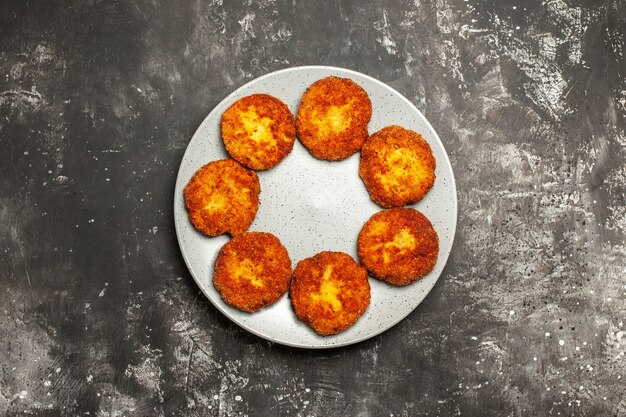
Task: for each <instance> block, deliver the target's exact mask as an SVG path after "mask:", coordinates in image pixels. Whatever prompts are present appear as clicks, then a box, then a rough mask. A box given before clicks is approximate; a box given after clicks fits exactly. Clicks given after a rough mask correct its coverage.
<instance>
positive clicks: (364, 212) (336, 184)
mask: <svg viewBox="0 0 626 417" xmlns="http://www.w3.org/2000/svg"><path fill="white" fill-rule="evenodd" d="M358 171H359V154H358V153H357V154H355V155H353V156H352V157H350V158H348V159H346V160H343V161H337V162H330V161H321V160H319V159H316V158H314V157H313V156H311V155H310V154H309V153H308V151H307V150H306V148H304V146H303V145H302V144H301V143H300V142H298V141H296V143H295V146H294V149H293V151H292V152H291V154H289V156H287V158H285V159H284V160H283V161H282V162H281V163H280V164H279V165H278V166H277V167H275V168H274V169H272V170H270V171H263V172H259V179H260V181H261V196H260V200H261V206H260V207H259V212H258V213H257V217H256V219H255V221H254V223H253V224H252V227H251V228H250V229H251V230H257V231H267V232H271V233H274V234H275V235H276V236H277V237H278V238H279V239H280V240H281V242H283V244H284V245H285V247H286V248H287V250H288V251H289V254H290V256H291V259H292V261H293V263H294V267H295V264H296V263H297V262H298V261H299V260H301V259H304V258H306V257H309V256H313V255H315V254H316V253H318V252H321V251H324V250H326V251H342V252H346V253H348V254H349V255H351V256H353V257H355V259H356V239H357V236H358V233H359V231H360V228H361V226H362V225H363V223H364V222H365V221H366V220H367V219H368V218H369V216H371V215H372V214H374V213H375V212H376V211H377V206H376V205H375V204H374V203H372V201H371V200H370V199H369V196H368V194H367V191H366V189H365V186H364V185H363V182H362V181H361V180H360V178H359V174H358Z"/></svg>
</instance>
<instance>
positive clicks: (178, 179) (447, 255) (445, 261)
mask: <svg viewBox="0 0 626 417" xmlns="http://www.w3.org/2000/svg"><path fill="white" fill-rule="evenodd" d="M302 70H327V71H341V72H345V73H348V74H353V75H357V76H359V77H363V78H366V79H368V80H369V81H372V82H374V83H376V84H378V85H380V86H381V87H383V88H385V89H387V90H388V91H390V92H391V93H394V94H397V95H398V96H399V97H400V98H401V99H402V100H403V101H404V102H406V103H407V104H408V105H409V106H410V107H411V108H412V109H413V110H414V111H416V112H417V113H418V114H419V115H420V116H421V118H422V119H423V120H424V121H425V122H426V125H427V126H428V128H430V130H431V132H432V133H433V134H434V136H435V138H436V139H437V141H438V142H439V144H440V145H441V148H442V149H443V153H444V157H445V161H446V162H447V166H449V167H450V174H451V183H452V187H453V190H454V192H453V196H452V197H453V209H454V224H453V225H452V227H451V231H452V233H451V236H452V239H451V242H450V246H449V248H448V250H447V251H446V253H445V256H444V258H443V259H442V260H443V267H442V269H441V272H440V273H439V275H438V276H437V279H435V282H434V283H433V285H432V286H431V287H430V288H428V289H427V290H426V291H425V292H426V293H425V294H424V298H422V300H421V301H420V302H419V303H418V304H417V305H416V306H415V307H413V309H411V310H409V311H408V312H407V313H406V314H404V315H402V316H401V317H400V318H398V319H397V320H396V321H394V322H392V323H391V324H390V325H388V326H385V327H382V328H380V329H377V330H376V331H374V332H373V333H370V334H367V335H362V336H359V337H356V338H354V339H352V340H348V341H343V342H338V343H334V344H324V345H309V344H306V343H294V342H288V341H283V340H279V339H276V338H274V337H271V336H268V335H265V334H263V333H262V332H259V331H257V330H256V329H254V328H252V327H250V326H248V325H245V324H243V323H240V322H238V321H237V320H235V319H234V318H233V317H232V316H231V315H230V314H228V312H227V311H226V310H225V309H224V308H222V306H220V305H219V304H217V303H216V302H214V301H213V300H212V298H211V297H209V295H208V294H207V292H206V291H205V290H204V288H203V286H202V285H201V284H200V282H199V279H198V278H197V277H196V274H195V273H194V271H193V269H192V267H191V265H190V262H189V260H188V257H187V253H186V252H185V249H183V245H182V244H181V242H182V238H181V235H180V231H179V225H178V221H177V213H178V210H179V209H178V208H177V204H176V198H177V193H178V192H179V190H180V189H181V185H182V184H181V182H182V181H183V179H182V176H181V171H182V165H183V161H185V159H186V157H187V153H188V152H189V149H190V147H189V144H190V143H191V142H192V141H193V140H194V138H195V137H196V135H197V134H198V132H199V131H200V128H201V127H202V126H203V125H204V123H205V122H206V121H207V120H208V119H209V118H210V117H211V116H213V113H215V112H216V110H217V107H218V106H219V105H220V104H221V103H223V102H224V101H227V100H228V99H230V98H232V97H233V96H235V95H236V94H237V92H238V91H240V90H241V89H244V88H246V87H248V86H249V85H251V84H252V83H256V82H258V81H261V80H263V79H266V78H269V77H272V76H275V75H277V74H280V73H283V72H291V71H302ZM368 134H369V129H368ZM296 140H299V139H297V138H296ZM339 162H340V161H339ZM381 209H383V208H381ZM172 213H173V216H174V229H175V232H176V240H177V243H178V249H179V250H180V253H181V254H182V256H183V260H184V261H185V266H186V267H187V270H188V271H189V273H190V274H191V277H192V278H193V280H194V282H195V284H196V285H197V286H198V287H199V288H200V291H201V292H202V294H203V295H204V297H205V298H206V299H208V300H209V301H210V303H211V304H212V305H213V306H214V307H215V308H216V309H217V310H218V311H219V312H220V313H221V314H223V315H224V316H226V317H227V318H228V319H229V320H230V321H231V322H233V323H235V324H236V325H237V326H239V327H241V328H242V329H244V330H246V331H248V332H250V333H252V334H253V335H255V336H257V337H259V338H261V339H263V340H266V341H269V342H272V343H278V344H280V345H284V346H288V347H295V348H300V349H315V350H318V349H333V348H339V347H344V346H349V345H353V344H357V343H360V342H363V341H365V340H368V339H371V338H373V337H375V336H378V335H380V334H381V333H384V332H385V331H387V330H389V329H391V328H392V327H395V326H396V325H397V324H398V323H400V322H401V321H403V320H404V319H406V318H407V317H408V316H409V315H410V314H411V313H412V312H414V311H415V310H416V309H417V307H419V306H420V304H422V303H423V302H424V300H425V299H426V297H428V294H430V292H431V291H432V290H433V288H435V286H436V285H437V283H438V282H439V279H440V278H441V275H442V274H443V272H444V271H445V268H446V266H447V265H448V259H449V258H450V254H451V253H452V248H453V247H454V241H455V238H456V228H457V223H458V216H459V212H458V196H457V187H456V179H455V176H454V169H453V167H452V163H451V162H450V157H449V155H448V151H447V150H446V148H445V146H444V144H443V142H442V141H441V138H440V137H439V134H438V133H437V131H436V130H435V129H434V128H433V126H432V124H431V123H430V121H429V120H428V119H427V118H426V116H424V114H423V113H422V112H421V111H420V110H419V109H418V108H417V106H416V105H415V104H413V102H411V101H410V100H409V99H408V98H406V97H405V96H404V94H402V93H400V92H399V91H397V90H396V89H395V88H393V87H391V86H390V85H388V84H387V83H385V82H383V81H381V80H378V79H376V78H374V77H372V76H370V75H367V74H364V73H362V72H359V71H356V70H352V69H349V68H343V67H336V66H330V65H302V66H295V67H288V68H283V69H280V70H276V71H272V72H268V73H267V74H263V75H261V76H259V77H256V78H254V79H252V80H250V81H248V82H247V83H245V84H243V85H241V86H239V87H237V88H236V89H235V90H233V91H232V92H231V93H230V94H228V95H227V96H226V97H224V98H223V99H221V100H220V101H219V102H218V103H217V104H215V106H213V109H211V111H210V112H209V113H208V114H207V115H206V116H205V117H204V119H203V120H202V122H200V124H199V125H198V127H197V128H196V130H195V132H194V134H193V135H192V136H191V139H190V140H189V142H187V145H186V147H185V152H184V153H183V157H182V158H181V160H180V165H179V167H178V172H177V173H176V183H175V184H174V200H173V210H172ZM357 262H358V260H357ZM369 277H370V275H369V274H368V279H369Z"/></svg>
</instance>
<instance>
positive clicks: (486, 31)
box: [0, 0, 626, 416]
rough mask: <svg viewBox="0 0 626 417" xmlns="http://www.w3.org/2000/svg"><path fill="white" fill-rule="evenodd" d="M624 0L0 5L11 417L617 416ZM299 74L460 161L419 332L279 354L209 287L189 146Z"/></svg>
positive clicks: (0, 376) (625, 331) (0, 211)
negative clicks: (179, 226)
mask: <svg viewBox="0 0 626 417" xmlns="http://www.w3.org/2000/svg"><path fill="white" fill-rule="evenodd" d="M625 26H626V5H625V3H624V2H623V1H619V0H613V1H601V2H600V1H591V0H589V1H564V0H548V1H542V2H539V1H533V2H531V1H521V0H518V1H499V0H484V1H479V0H468V1H463V0H436V1H427V0H415V1H413V2H402V3H399V2H382V3H379V2H368V3H359V4H357V3H356V2H352V3H348V2H336V1H332V2H306V3H305V2H300V1H295V0H294V1H293V2H292V1H289V2H284V1H269V0H266V1H264V2H262V3H258V4H257V3H254V4H250V5H248V4H247V3H238V2H237V3H235V2H228V1H224V2H222V1H213V2H212V3H210V2H177V1H169V2H168V1H162V2H149V1H121V2H112V1H83V0H80V1H73V2H65V4H62V3H61V2H52V1H41V2H28V1H22V0H20V1H6V0H5V1H3V2H2V3H0V48H1V49H0V51H1V60H0V69H1V70H2V71H1V72H0V84H1V87H0V91H1V92H0V149H1V153H2V164H0V283H1V284H2V288H3V296H2V297H1V298H0V332H1V333H0V334H1V338H0V413H1V414H5V415H8V416H13V415H24V414H26V415H35V416H57V415H62V416H74V415H92V416H93V415H99V416H147V415H157V416H159V415H167V416H170V415H186V416H207V415H209V416H212V415H215V416H230V415H250V416H270V415H295V416H339V415H346V416H392V415H393V416H419V415H441V416H450V415H463V416H521V415H524V416H525V415H537V416H544V415H586V416H594V415H619V416H624V415H626V388H625V386H626V385H625V384H624V379H626V359H625V357H624V353H625V351H626V337H624V336H625V335H626V328H625V327H624V321H625V320H626V313H625V311H626V278H625V276H626V244H625V242H624V234H625V232H626V230H625V229H626V201H625V200H626V198H625V195H626V132H625V127H626V123H625V118H624V114H625V112H626V109H625V105H626V85H625V84H626V83H625V74H624V72H625V71H626V70H625V69H624V28H625ZM304 64H328V65H337V66H343V67H347V68H352V69H355V70H358V71H361V72H364V73H366V74H369V75H371V76H373V77H376V78H379V79H380V80H382V81H384V82H387V83H388V84H389V85H391V86H393V87H394V88H396V89H398V90H399V91H400V92H401V93H403V94H404V95H406V96H407V97H408V98H409V99H410V100H411V101H413V102H414V103H415V104H416V105H417V106H418V108H420V109H421V110H422V112H424V114H425V115H426V117H428V118H429V120H430V121H431V123H432V124H433V126H434V127H435V129H436V130H437V131H438V133H439V135H440V136H441V139H442V141H443V142H444V144H445V145H446V147H447V149H448V151H449V153H450V158H451V160H452V163H453V166H454V169H455V173H456V178H457V185H458V189H459V203H460V212H459V227H458V230H457V237H456V241H455V247H454V249H453V252H452V256H451V259H450V261H449V263H448V266H447V268H446V271H445V272H444V274H443V276H442V278H441V279H440V281H439V283H438V284H437V286H436V287H435V289H434V290H433V292H432V293H431V294H430V295H429V296H428V298H427V299H426V301H425V302H424V303H423V304H422V305H420V306H419V307H418V308H417V310H416V311H414V312H413V313H412V314H411V315H410V316H409V317H408V318H407V319H406V320H404V321H403V322H402V323H400V324H399V325H398V326H396V327H395V328H393V329H391V330H390V331H388V332H386V333H384V334H382V335H380V336H378V337H375V338H374V339H372V340H370V341H367V342H364V343H361V344H358V345H355V346H352V347H348V348H342V349H337V350H331V351H319V352H316V351H306V350H297V349H288V348H284V347H281V346H277V345H272V344H271V343H268V342H265V341H262V340H260V339H258V338H256V337H254V336H252V335H249V334H248V333H246V332H245V331H243V330H240V329H239V328H238V327H236V326H235V325H234V324H231V323H230V322H229V321H228V320H226V319H225V318H224V317H223V316H222V315H221V314H220V313H219V312H217V311H216V309H215V308H213V307H212V306H211V305H209V304H208V303H207V301H206V300H205V299H204V298H203V297H202V296H201V295H200V294H199V291H198V288H197V287H196V286H195V284H194V283H193V281H192V279H191V277H190V276H189V274H188V272H187V270H186V268H185V265H184V263H183V261H182V258H181V255H180V253H179V250H178V246H177V243H176V239H175V236H174V229H173V220H172V192H173V186H174V181H175V174H176V171H177V168H178V164H179V163H180V160H181V157H182V154H183V151H184V149H185V146H186V144H187V142H188V141H189V140H190V138H191V136H192V134H193V132H194V130H195V129H196V128H197V127H198V125H199V124H200V122H201V120H202V119H203V118H204V117H205V116H206V114H207V113H208V112H209V111H210V110H211V108H212V107H213V106H214V105H215V104H216V103H218V102H219V101H220V100H221V99H222V98H223V97H224V96H225V95H227V94H228V93H229V92H230V91H232V90H233V89H235V88H236V87H238V86H240V85H242V84H243V83H245V82H247V81H249V80H251V79H253V78H255V77H257V76H259V75H262V74H265V73H267V72H270V71H273V70H276V69H280V68H286V67H290V66H296V65H304Z"/></svg>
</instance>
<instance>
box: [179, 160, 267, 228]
mask: <svg viewBox="0 0 626 417" xmlns="http://www.w3.org/2000/svg"><path fill="white" fill-rule="evenodd" d="M260 192H261V186H260V184H259V177H258V176H257V174H256V173H255V172H254V171H250V170H249V169H246V168H244V167H242V166H241V165H240V164H239V163H238V162H236V161H233V160H232V159H223V160H220V161H214V162H209V163H208V164H206V165H204V166H203V167H202V168H200V169H199V170H198V171H197V172H196V173H195V174H194V175H193V177H191V180H189V183H187V185H186V186H185V190H184V197H185V208H186V209H187V213H188V215H189V221H190V222H191V224H193V226H194V227H195V228H196V229H198V230H199V231H200V232H202V233H204V234H205V235H209V236H217V235H221V234H224V233H229V234H231V235H233V236H236V235H238V234H241V233H243V232H244V231H246V230H247V229H248V227H249V226H250V224H251V223H252V221H253V220H254V217H255V216H256V212H257V209H258V208H259V193H260Z"/></svg>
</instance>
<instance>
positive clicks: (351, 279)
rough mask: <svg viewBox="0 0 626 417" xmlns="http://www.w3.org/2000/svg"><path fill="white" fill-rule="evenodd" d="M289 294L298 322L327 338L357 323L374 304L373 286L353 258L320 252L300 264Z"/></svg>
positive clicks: (336, 253)
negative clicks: (371, 299)
mask: <svg viewBox="0 0 626 417" xmlns="http://www.w3.org/2000/svg"><path fill="white" fill-rule="evenodd" d="M289 294H290V297H291V304H292V306H293V309H294V311H295V312H296V315H297V316H298V318H299V319H300V320H302V321H304V322H305V323H306V324H308V325H309V326H311V327H312V328H313V330H315V331H316V332H317V333H319V334H321V335H324V336H326V335H333V334H337V333H339V332H342V331H343V330H345V329H347V328H348V327H350V326H352V325H353V324H354V323H356V321H357V320H358V318H359V317H360V316H361V315H362V314H363V313H364V312H365V309H367V306H368V305H369V303H370V284H369V282H368V280H367V272H366V271H365V269H364V268H363V267H362V266H360V265H359V264H357V263H356V261H355V260H354V259H352V258H351V257H350V256H349V255H347V254H345V253H342V252H320V253H318V254H317V255H315V256H313V257H312V258H307V259H303V260H301V261H300V262H298V264H297V265H296V269H295V270H294V272H293V277H292V279H291V287H290V292H289Z"/></svg>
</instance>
